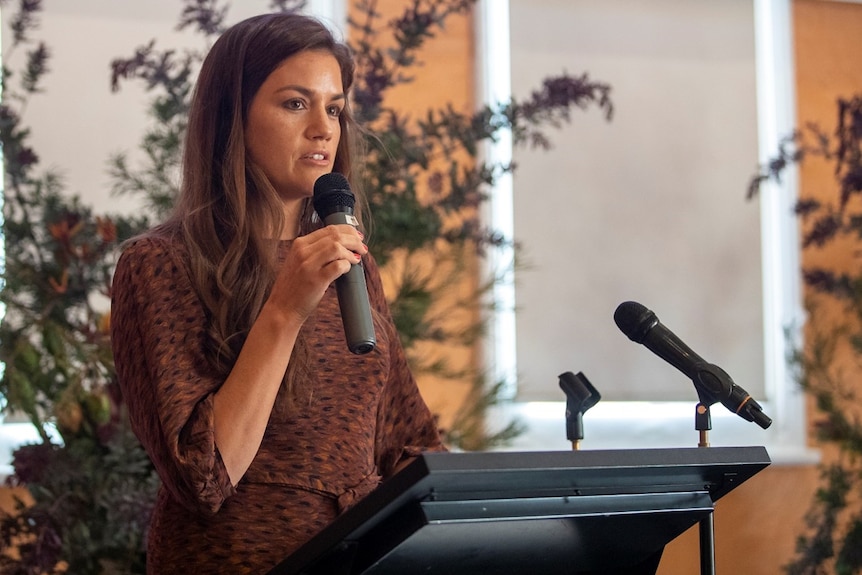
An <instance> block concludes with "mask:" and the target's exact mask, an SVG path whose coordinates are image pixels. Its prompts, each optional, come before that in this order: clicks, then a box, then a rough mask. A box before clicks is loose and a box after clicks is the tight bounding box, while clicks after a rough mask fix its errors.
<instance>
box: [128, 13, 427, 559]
mask: <svg viewBox="0 0 862 575" xmlns="http://www.w3.org/2000/svg"><path fill="white" fill-rule="evenodd" d="M352 80H353V62H352V59H351V56H350V54H349V51H348V50H347V48H346V47H345V46H343V45H341V44H339V43H337V42H336V41H335V40H334V39H333V37H332V36H331V34H330V33H329V31H328V30H327V29H326V28H325V27H324V26H323V25H321V24H320V23H319V22H317V21H316V20H314V19H311V18H308V17H305V16H299V15H295V14H269V15H263V16H257V17H254V18H250V19H248V20H245V21H243V22H241V23H239V24H237V25H235V26H234V27H232V28H231V29H229V30H228V31H227V32H225V33H224V34H223V35H222V36H221V37H220V38H219V39H218V41H217V42H216V43H215V44H214V45H213V47H212V49H211V51H210V53H209V54H208V56H207V58H206V59H205V61H204V63H203V66H202V68H201V71H200V75H199V78H198V83H197V86H196V88H195V94H194V97H193V101H192V106H191V110H190V114H189V126H188V132H187V136H186V143H185V146H186V147H185V152H184V158H183V162H184V163H183V181H182V192H181V197H180V199H179V201H178V204H177V207H176V210H175V214H174V215H173V216H172V217H171V218H170V220H169V221H167V222H166V223H164V224H163V225H160V226H158V227H157V228H155V229H153V230H151V231H150V232H148V233H147V234H145V235H143V236H142V237H139V238H137V239H135V240H134V241H132V242H130V244H129V245H128V246H127V247H126V249H125V250H124V252H123V254H122V256H121V257H120V260H119V261H118V263H117V270H116V273H115V276H114V286H113V294H112V301H113V304H112V339H113V347H114V358H115V363H116V369H117V375H118V378H119V382H120V385H121V388H122V390H123V394H124V397H125V400H126V402H127V403H128V408H129V414H130V418H131V422H132V425H133V427H134V429H135V433H136V434H137V435H138V437H139V439H140V440H141V442H142V444H143V445H144V447H145V448H146V450H147V452H148V453H149V455H150V457H151V459H152V461H153V463H154V464H155V467H156V469H157V471H158V473H159V476H160V477H161V479H162V483H163V485H162V488H161V491H160V493H159V497H158V501H157V503H156V507H155V511H154V514H153V518H152V523H151V526H150V533H149V542H148V554H147V568H148V572H149V573H174V572H181V571H185V572H186V573H248V572H252V573H263V572H266V571H267V570H268V569H269V568H271V567H272V566H274V565H275V564H277V563H278V562H279V561H280V560H281V559H283V558H284V557H285V556H286V555H288V554H289V553H290V552H292V551H293V550H295V549H296V548H297V547H299V546H300V545H301V544H302V543H304V542H305V541H307V540H308V539H309V538H310V537H312V536H313V535H314V534H315V533H316V532H318V531H319V530H320V529H322V528H323V527H325V526H326V525H327V524H328V523H330V522H331V521H332V520H333V519H335V517H336V516H337V515H338V514H339V513H340V512H341V511H343V510H344V509H345V508H347V507H349V506H350V505H352V504H353V503H354V502H355V501H356V500H357V499H358V498H360V497H362V496H364V495H366V494H368V493H369V492H370V491H371V490H373V489H374V488H375V487H376V486H377V485H378V483H379V482H380V480H381V479H382V478H385V477H387V476H389V475H391V474H392V473H394V471H395V469H396V468H397V467H398V465H399V464H400V463H403V462H404V461H405V460H406V459H408V458H409V457H411V456H415V455H416V454H418V453H419V452H421V451H423V450H442V449H443V446H442V445H441V442H440V438H439V436H438V433H437V429H436V425H435V422H434V419H433V417H432V415H431V413H430V412H429V410H428V408H427V406H426V405H425V404H424V402H423V401H422V399H421V397H420V395H419V392H418V390H417V387H416V383H415V381H414V379H413V377H412V376H411V374H410V372H409V370H408V367H407V363H406V360H405V356H404V353H403V350H402V349H401V346H400V344H399V341H398V337H397V334H396V332H395V329H394V326H393V323H392V321H391V317H390V315H389V311H388V309H387V307H386V303H385V300H384V297H383V291H382V287H381V284H380V278H379V275H378V272H377V268H376V265H375V263H374V260H373V258H372V257H371V256H370V255H369V254H368V248H367V247H366V246H365V244H364V243H363V241H362V239H363V238H362V235H361V233H360V232H358V231H357V230H356V229H355V228H354V227H352V226H349V225H335V226H326V227H322V226H321V225H320V224H319V223H317V220H316V219H314V218H313V217H312V216H313V209H312V208H311V204H310V198H311V195H312V193H313V186H314V182H315V181H316V179H317V178H318V177H320V176H321V175H323V174H326V173H329V172H331V171H336V172H341V173H343V174H345V175H346V176H347V177H348V178H349V177H350V174H351V146H350V137H351V130H353V129H355V128H354V126H353V125H352V123H351V118H350V111H349V104H348V96H349V90H350V86H351V83H352ZM360 261H362V262H363V263H364V266H365V270H366V280H367V284H368V292H369V300H370V302H371V306H372V310H373V312H372V313H373V316H374V324H375V330H376V336H377V347H376V348H375V350H374V351H372V352H371V353H369V354H366V355H353V354H351V353H349V352H348V351H347V348H346V345H345V342H344V335H343V330H342V322H341V317H340V312H339V307H338V301H337V297H336V294H335V289H334V286H333V285H332V283H333V281H334V280H335V279H336V278H338V277H339V276H341V275H342V274H344V273H345V272H347V271H348V270H349V269H350V267H351V265H353V264H356V263H358V262H360Z"/></svg>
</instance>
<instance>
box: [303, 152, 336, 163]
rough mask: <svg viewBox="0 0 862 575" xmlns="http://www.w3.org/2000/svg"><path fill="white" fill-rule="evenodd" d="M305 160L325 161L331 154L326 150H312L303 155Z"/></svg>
mask: <svg viewBox="0 0 862 575" xmlns="http://www.w3.org/2000/svg"><path fill="white" fill-rule="evenodd" d="M302 159H304V160H314V161H315V162H323V161H326V160H328V159H329V154H328V153H326V152H311V153H308V154H305V155H304V156H302Z"/></svg>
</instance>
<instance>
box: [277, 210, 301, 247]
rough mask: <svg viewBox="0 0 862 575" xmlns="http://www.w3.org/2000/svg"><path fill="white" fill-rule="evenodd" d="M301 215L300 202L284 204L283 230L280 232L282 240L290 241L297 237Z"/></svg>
mask: <svg viewBox="0 0 862 575" xmlns="http://www.w3.org/2000/svg"><path fill="white" fill-rule="evenodd" d="M301 215H302V202H301V201H294V202H285V203H284V229H283V230H282V231H281V239H282V240H292V239H294V238H296V236H298V235H299V218H300V216H301Z"/></svg>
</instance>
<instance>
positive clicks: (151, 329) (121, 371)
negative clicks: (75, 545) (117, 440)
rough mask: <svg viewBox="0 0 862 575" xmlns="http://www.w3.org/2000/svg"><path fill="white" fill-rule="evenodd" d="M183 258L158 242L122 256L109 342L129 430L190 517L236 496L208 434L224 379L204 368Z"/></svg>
mask: <svg viewBox="0 0 862 575" xmlns="http://www.w3.org/2000/svg"><path fill="white" fill-rule="evenodd" d="M180 254H181V252H180V248H179V247H178V246H177V245H174V244H172V243H171V242H169V241H168V240H167V239H166V238H161V237H146V238H142V239H138V240H136V241H135V242H134V243H132V244H130V245H129V246H128V247H127V248H126V249H125V250H124V251H123V254H122V255H121V256H120V259H119V261H118V262H117V267H116V271H115V273H114V280H113V287H112V294H111V341H112V346H113V353H114V363H115V366H116V371H117V378H118V381H119V385H120V388H121V389H122V391H123V396H124V399H125V402H126V404H127V406H128V410H129V416H130V420H131V424H132V428H133V429H134V431H135V433H136V435H137V436H138V439H139V440H140V441H141V443H142V445H143V446H144V448H145V449H146V451H147V453H148V454H149V456H150V459H151V460H152V461H153V464H154V465H155V468H156V470H157V471H158V474H159V477H160V478H161V480H162V483H163V485H164V486H165V487H166V488H167V489H168V490H169V491H170V493H171V494H172V496H173V497H174V498H175V499H177V500H178V501H180V502H182V503H183V505H185V506H187V507H189V508H190V509H192V510H194V511H197V512H203V513H207V512H209V513H215V512H216V511H218V509H219V508H220V507H221V505H222V503H223V502H224V500H225V499H226V498H227V497H230V496H231V495H232V494H233V493H234V492H235V489H234V487H233V486H232V485H231V482H230V479H229V477H228V474H227V470H226V469H225V466H224V463H223V462H222V459H221V456H220V454H219V452H218V449H216V445H215V436H214V430H213V393H214V392H215V391H216V390H217V389H218V388H219V386H220V385H221V383H222V381H223V378H222V377H219V376H218V375H217V374H215V373H213V370H212V368H211V367H210V366H209V364H208V362H207V361H206V356H205V341H206V332H205V329H204V326H205V325H206V321H207V319H206V314H205V312H204V309H203V306H202V305H201V302H200V300H199V299H198V297H197V295H196V293H195V290H194V289H193V288H192V285H191V281H190V279H189V273H188V268H187V266H186V264H185V259H184V258H183V257H181V255H180Z"/></svg>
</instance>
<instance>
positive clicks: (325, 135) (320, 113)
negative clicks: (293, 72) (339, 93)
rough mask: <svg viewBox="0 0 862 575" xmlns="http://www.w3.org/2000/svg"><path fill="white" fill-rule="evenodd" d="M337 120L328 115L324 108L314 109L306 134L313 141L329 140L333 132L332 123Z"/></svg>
mask: <svg viewBox="0 0 862 575" xmlns="http://www.w3.org/2000/svg"><path fill="white" fill-rule="evenodd" d="M337 121H338V119H337V118H333V117H332V116H330V115H329V112H328V111H327V109H326V107H325V106H323V107H316V108H315V109H314V110H313V111H312V113H311V115H310V119H309V123H308V129H307V134H308V137H309V138H311V139H313V140H329V139H331V138H332V136H333V134H334V133H335V132H334V127H333V125H332V123H333V122H337Z"/></svg>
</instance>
